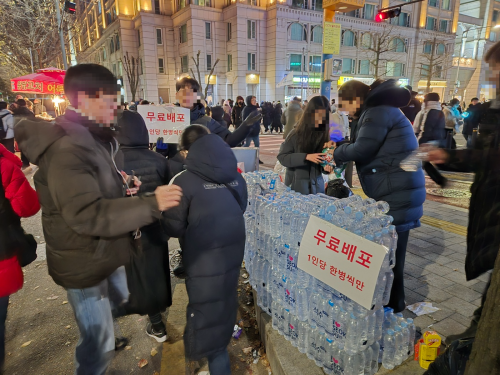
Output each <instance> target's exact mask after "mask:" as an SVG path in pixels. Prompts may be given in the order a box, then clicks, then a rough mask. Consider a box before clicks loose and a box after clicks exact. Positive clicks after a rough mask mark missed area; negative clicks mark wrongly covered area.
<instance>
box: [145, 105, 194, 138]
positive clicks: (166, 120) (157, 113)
mask: <svg viewBox="0 0 500 375" xmlns="http://www.w3.org/2000/svg"><path fill="white" fill-rule="evenodd" d="M137 112H138V113H139V114H140V115H141V116H142V118H143V119H144V121H145V122H146V127H147V128H148V133H149V143H156V141H157V140H158V138H159V137H163V143H179V136H180V135H181V134H182V132H183V131H184V129H185V128H186V127H187V126H189V122H190V117H189V116H190V114H189V108H182V107H175V106H172V105H168V106H162V105H138V106H137Z"/></svg>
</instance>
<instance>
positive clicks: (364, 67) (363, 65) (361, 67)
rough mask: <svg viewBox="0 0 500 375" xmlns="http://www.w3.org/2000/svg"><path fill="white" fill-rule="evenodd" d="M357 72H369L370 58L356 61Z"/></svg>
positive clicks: (366, 73) (365, 73) (364, 73)
mask: <svg viewBox="0 0 500 375" xmlns="http://www.w3.org/2000/svg"><path fill="white" fill-rule="evenodd" d="M358 74H363V75H368V74H370V60H359V61H358Z"/></svg>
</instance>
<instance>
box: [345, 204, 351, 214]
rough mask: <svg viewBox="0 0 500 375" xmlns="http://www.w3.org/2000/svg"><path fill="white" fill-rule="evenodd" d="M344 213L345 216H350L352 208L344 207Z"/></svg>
mask: <svg viewBox="0 0 500 375" xmlns="http://www.w3.org/2000/svg"><path fill="white" fill-rule="evenodd" d="M344 212H345V213H346V214H347V215H350V214H351V213H352V208H351V207H349V206H346V207H345V208H344Z"/></svg>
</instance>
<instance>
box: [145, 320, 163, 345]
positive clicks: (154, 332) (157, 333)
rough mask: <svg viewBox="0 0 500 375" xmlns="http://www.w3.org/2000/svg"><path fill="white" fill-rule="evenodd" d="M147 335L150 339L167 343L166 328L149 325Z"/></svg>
mask: <svg viewBox="0 0 500 375" xmlns="http://www.w3.org/2000/svg"><path fill="white" fill-rule="evenodd" d="M146 333H147V335H148V336H149V337H152V338H154V339H155V340H156V341H158V342H165V341H167V338H168V335H167V330H166V329H165V328H157V327H155V328H153V325H152V324H151V323H148V325H147V326H146Z"/></svg>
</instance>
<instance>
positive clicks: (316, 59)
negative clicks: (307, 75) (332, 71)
mask: <svg viewBox="0 0 500 375" xmlns="http://www.w3.org/2000/svg"><path fill="white" fill-rule="evenodd" d="M309 71H310V72H312V73H321V56H309Z"/></svg>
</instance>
